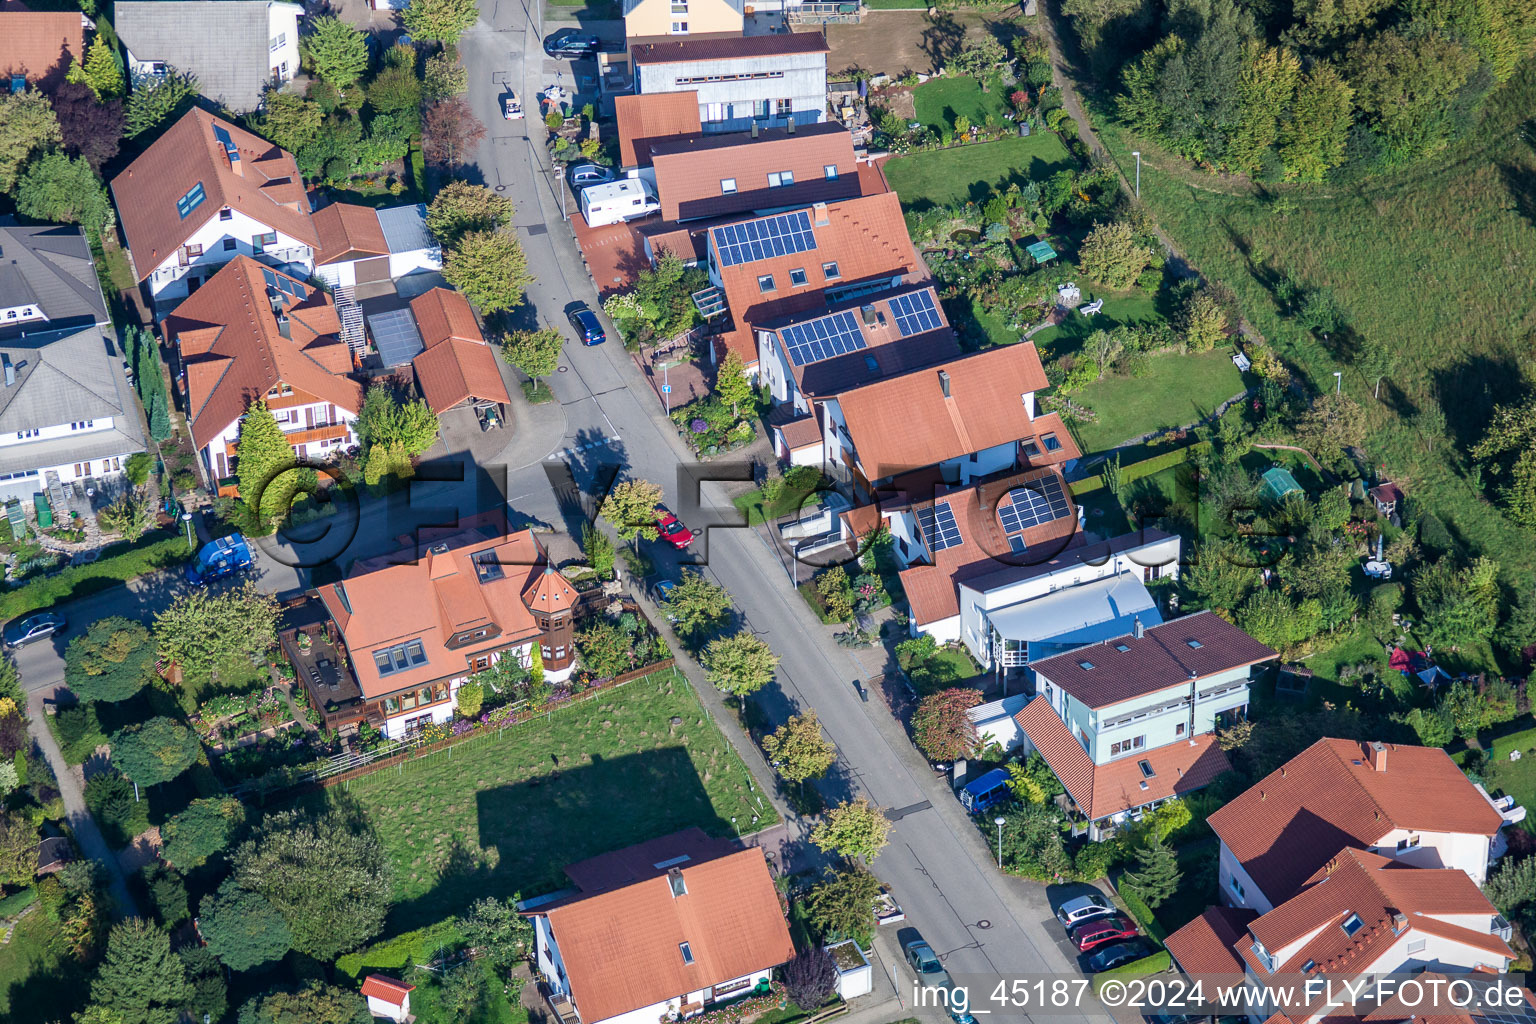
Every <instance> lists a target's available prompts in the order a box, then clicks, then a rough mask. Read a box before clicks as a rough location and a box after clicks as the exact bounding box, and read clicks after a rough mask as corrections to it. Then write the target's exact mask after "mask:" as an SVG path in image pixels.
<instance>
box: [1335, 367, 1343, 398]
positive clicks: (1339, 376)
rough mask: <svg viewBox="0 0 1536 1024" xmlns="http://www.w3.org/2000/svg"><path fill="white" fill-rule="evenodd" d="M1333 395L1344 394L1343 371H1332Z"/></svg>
mask: <svg viewBox="0 0 1536 1024" xmlns="http://www.w3.org/2000/svg"><path fill="white" fill-rule="evenodd" d="M1333 393H1334V394H1336V395H1340V394H1343V393H1344V371H1343V370H1334V371H1333Z"/></svg>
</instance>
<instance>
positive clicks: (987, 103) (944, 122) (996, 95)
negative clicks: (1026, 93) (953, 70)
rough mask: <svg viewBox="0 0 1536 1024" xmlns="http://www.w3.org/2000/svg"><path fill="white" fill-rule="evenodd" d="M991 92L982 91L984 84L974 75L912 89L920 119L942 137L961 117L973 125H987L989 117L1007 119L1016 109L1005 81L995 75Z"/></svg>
mask: <svg viewBox="0 0 1536 1024" xmlns="http://www.w3.org/2000/svg"><path fill="white" fill-rule="evenodd" d="M987 85H988V90H989V91H987V92H982V91H981V82H980V81H979V80H978V79H976V78H974V77H972V76H971V75H957V76H955V77H953V78H947V77H946V78H935V79H933V80H932V81H930V82H924V83H923V84H922V85H920V86H918V87H917V88H916V89H914V90H912V103H913V105H914V106H916V108H917V119H918V120H919V121H921V122H923V124H925V125H927V126H928V127H929V128H932V129H933V130H934V131H936V132H938V133H940V134H941V135H942V134H943V133H944V132H945V131H953V130H954V127H955V118H956V117H959V116H961V115H964V116H965V117H967V118H969V119H970V122H971V124H975V125H983V124H986V122H987V118H988V117H989V116H990V117H993V118H995V119H996V120H998V121H1002V120H1003V115H1004V114H1007V113H1008V112H1009V111H1010V110H1011V109H1012V108H1011V107H1009V105H1008V91H1007V87H1005V86H1004V85H1003V83H1002V79H1000V78H999V77H998V76H996V75H993V76H992V77H991V78H990V79H988V81H987Z"/></svg>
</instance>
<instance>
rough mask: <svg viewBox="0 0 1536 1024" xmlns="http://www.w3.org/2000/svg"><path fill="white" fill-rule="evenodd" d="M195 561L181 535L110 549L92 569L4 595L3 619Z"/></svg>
mask: <svg viewBox="0 0 1536 1024" xmlns="http://www.w3.org/2000/svg"><path fill="white" fill-rule="evenodd" d="M191 557H192V549H191V548H189V547H188V546H187V538H186V537H184V536H182V535H181V534H179V533H166V532H165V531H155V532H152V533H146V534H145V535H144V536H143V537H141V538H140V539H139V540H138V541H136V542H133V543H129V542H127V541H124V542H122V543H119V544H112V545H110V546H108V547H107V549H106V550H105V551H103V552H102V555H101V557H100V558H99V559H97V560H96V561H94V562H92V563H91V564H90V565H75V566H71V567H69V568H68V569H64V570H62V571H61V572H59V573H57V574H55V575H53V576H44V577H42V578H41V579H35V580H32V581H31V582H29V583H27V584H25V585H24V586H21V587H18V588H16V589H15V590H12V591H9V592H8V593H5V594H0V619H14V618H15V617H16V616H18V615H24V614H26V613H27V612H34V611H40V610H42V609H44V608H52V607H53V606H54V605H56V604H59V603H60V602H62V601H69V600H73V599H74V598H77V597H84V596H85V595H86V594H94V593H96V592H97V591H99V590H106V589H107V588H108V587H110V586H113V585H114V584H117V583H123V582H125V581H127V580H131V579H133V578H134V577H135V576H143V575H144V574H145V573H150V572H155V571H157V570H159V569H165V568H169V567H170V566H173V565H178V564H180V563H182V562H185V561H187V560H188V559H189V558H191Z"/></svg>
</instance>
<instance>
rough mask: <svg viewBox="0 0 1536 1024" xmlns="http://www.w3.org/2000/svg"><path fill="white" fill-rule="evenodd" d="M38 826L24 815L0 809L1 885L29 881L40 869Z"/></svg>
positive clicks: (24, 883) (21, 883)
mask: <svg viewBox="0 0 1536 1024" xmlns="http://www.w3.org/2000/svg"><path fill="white" fill-rule="evenodd" d="M38 842H39V839H38V832H37V826H36V825H34V824H32V821H31V820H30V819H29V818H27V817H26V816H25V815H23V814H20V813H13V812H11V811H7V810H0V885H14V886H21V885H27V884H29V883H30V882H31V881H32V880H33V877H34V872H35V871H36V870H37V844H38Z"/></svg>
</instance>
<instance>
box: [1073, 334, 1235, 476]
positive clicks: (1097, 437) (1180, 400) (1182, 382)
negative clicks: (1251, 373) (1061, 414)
mask: <svg viewBox="0 0 1536 1024" xmlns="http://www.w3.org/2000/svg"><path fill="white" fill-rule="evenodd" d="M1243 387H1244V384H1243V375H1242V374H1241V373H1239V372H1238V371H1237V367H1235V366H1233V365H1232V360H1231V359H1230V358H1229V354H1228V353H1227V351H1226V350H1225V349H1221V350H1217V351H1212V352H1205V353H1202V354H1200V355H1197V356H1174V355H1164V356H1154V357H1153V358H1151V359H1149V360H1147V375H1146V376H1144V377H1106V378H1105V379H1104V380H1101V381H1099V382H1098V383H1096V384H1090V385H1088V386H1087V387H1086V388H1084V389H1083V390H1081V391H1079V392H1078V393H1076V394H1075V395H1073V396H1072V399H1073V401H1075V402H1077V403H1078V404H1079V405H1086V406H1087V407H1088V408H1090V409H1092V410H1093V411H1094V412H1096V413H1098V415H1099V418H1098V419H1097V420H1095V421H1094V422H1092V423H1079V424H1077V426H1076V428H1075V429H1076V433H1077V439H1078V443H1079V444H1080V445H1081V446H1082V449H1083V451H1084V452H1097V451H1102V450H1103V449H1105V448H1113V447H1114V446H1115V445H1117V444H1120V443H1121V442H1122V441H1128V440H1130V439H1131V438H1132V437H1136V436H1139V435H1141V434H1144V433H1147V432H1149V431H1152V430H1160V429H1163V428H1165V427H1177V426H1182V425H1183V424H1186V423H1192V422H1194V421H1195V420H1197V419H1200V418H1201V417H1202V416H1206V415H1208V414H1210V413H1211V411H1212V410H1214V409H1215V408H1216V407H1217V406H1218V405H1220V404H1221V403H1222V402H1224V401H1226V400H1227V399H1228V398H1231V397H1232V396H1233V395H1235V394H1237V393H1238V392H1240V391H1242V390H1243Z"/></svg>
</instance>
